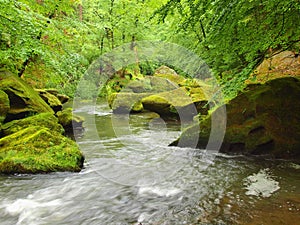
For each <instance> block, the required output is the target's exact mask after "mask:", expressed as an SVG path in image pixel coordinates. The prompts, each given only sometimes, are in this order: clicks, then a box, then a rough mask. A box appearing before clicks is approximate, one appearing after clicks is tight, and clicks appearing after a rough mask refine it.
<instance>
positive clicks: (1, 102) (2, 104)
mask: <svg viewBox="0 0 300 225" xmlns="http://www.w3.org/2000/svg"><path fill="white" fill-rule="evenodd" d="M9 109H10V102H9V98H8V95H7V94H6V93H5V92H4V91H2V90H0V124H1V123H3V121H4V120H5V118H6V115H7V113H8V111H9Z"/></svg>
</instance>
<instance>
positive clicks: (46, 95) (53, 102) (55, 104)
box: [35, 89, 62, 113]
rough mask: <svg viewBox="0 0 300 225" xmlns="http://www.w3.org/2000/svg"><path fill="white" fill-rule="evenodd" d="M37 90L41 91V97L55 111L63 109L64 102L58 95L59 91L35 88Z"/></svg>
mask: <svg viewBox="0 0 300 225" xmlns="http://www.w3.org/2000/svg"><path fill="white" fill-rule="evenodd" d="M35 91H37V92H38V93H39V95H40V97H41V98H42V99H43V100H44V101H45V102H46V103H47V104H48V105H49V106H50V107H51V108H52V109H53V111H54V112H55V113H56V112H58V111H61V110H62V103H61V101H60V100H59V99H58V98H57V97H56V95H57V94H58V93H56V92H53V91H51V90H46V89H35ZM52 93H53V94H52ZM55 94H56V95H55Z"/></svg>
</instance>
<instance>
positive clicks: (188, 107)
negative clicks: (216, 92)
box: [142, 88, 207, 120]
mask: <svg viewBox="0 0 300 225" xmlns="http://www.w3.org/2000/svg"><path fill="white" fill-rule="evenodd" d="M206 103H207V100H206V98H205V95H204V94H203V92H199V95H197V96H195V97H194V98H192V97H191V96H190V95H189V94H188V92H187V91H186V89H185V88H177V89H175V90H172V91H167V92H161V93H157V94H154V95H150V96H148V97H145V98H143V99H142V104H143V106H144V108H145V109H147V110H149V111H153V112H156V113H158V114H159V115H161V116H162V117H180V119H181V120H192V119H193V117H194V116H195V115H197V113H198V112H199V111H202V112H203V113H204V114H205V113H207V109H206V110H205V109H204V108H205V107H204V106H205V105H206Z"/></svg>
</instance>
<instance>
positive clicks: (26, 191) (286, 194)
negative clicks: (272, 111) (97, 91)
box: [0, 103, 300, 225]
mask: <svg viewBox="0 0 300 225" xmlns="http://www.w3.org/2000/svg"><path fill="white" fill-rule="evenodd" d="M75 113H76V114H78V115H81V116H83V117H85V120H86V122H85V133H84V135H83V136H82V137H79V138H77V142H78V144H79V145H80V148H81V150H82V151H83V152H84V154H85V157H86V162H85V167H84V169H83V170H82V171H81V172H80V173H68V172H64V173H51V174H39V175H15V176H0V224H9V225H10V224H20V225H21V224H22V225H23V224H24V225H42V224H72V225H77V224H78V225H79V224H80V225H92V224H94V225H123V224H124V225H126V224H141V225H148V224H153V225H169V224H170V225H173V224H174V225H177V224H249V225H250V224H252V225H253V224H297V221H298V222H299V221H300V173H299V172H300V165H299V164H297V163H295V162H290V161H282V160H281V161H280V160H276V161H274V160H263V159H261V158H247V157H243V156H234V157H233V156H227V155H223V154H213V155H210V154H209V153H208V152H205V151H203V150H197V149H191V148H178V147H168V144H169V143H171V142H172V141H173V140H175V139H176V138H177V137H178V136H179V135H180V131H181V125H180V123H179V122H178V121H168V122H165V121H163V120H162V119H160V118H156V117H155V115H153V113H143V114H135V115H130V116H129V115H113V114H112V113H111V111H110V110H109V109H108V107H107V106H106V104H104V103H102V104H100V105H97V107H93V106H91V105H90V104H88V103H82V105H80V106H78V107H76V109H75Z"/></svg>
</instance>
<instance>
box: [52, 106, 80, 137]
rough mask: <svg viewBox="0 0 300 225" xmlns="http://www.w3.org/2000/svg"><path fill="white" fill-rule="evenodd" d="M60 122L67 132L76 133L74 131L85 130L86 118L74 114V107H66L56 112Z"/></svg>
mask: <svg viewBox="0 0 300 225" xmlns="http://www.w3.org/2000/svg"><path fill="white" fill-rule="evenodd" d="M56 115H57V118H58V122H59V123H60V124H61V125H62V126H63V128H64V129H65V132H66V133H67V134H72V135H74V131H75V130H76V131H79V132H81V131H83V122H84V118H82V117H81V116H78V115H74V114H73V111H72V108H66V109H64V110H63V111H59V112H57V113H56Z"/></svg>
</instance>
